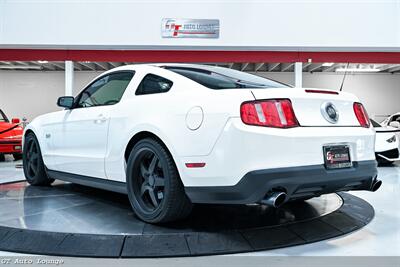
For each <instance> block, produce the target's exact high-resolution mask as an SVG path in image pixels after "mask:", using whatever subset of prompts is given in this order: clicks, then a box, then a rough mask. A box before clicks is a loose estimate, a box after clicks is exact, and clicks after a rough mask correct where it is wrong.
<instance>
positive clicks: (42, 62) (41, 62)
mask: <svg viewBox="0 0 400 267" xmlns="http://www.w3.org/2000/svg"><path fill="white" fill-rule="evenodd" d="M38 63H40V64H44V63H49V62H48V61H47V60H39V61H38Z"/></svg>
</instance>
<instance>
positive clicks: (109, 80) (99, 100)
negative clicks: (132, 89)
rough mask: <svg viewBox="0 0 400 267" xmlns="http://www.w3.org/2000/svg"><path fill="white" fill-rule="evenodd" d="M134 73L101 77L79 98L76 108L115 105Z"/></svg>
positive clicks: (119, 73) (120, 73) (118, 73)
mask: <svg viewBox="0 0 400 267" xmlns="http://www.w3.org/2000/svg"><path fill="white" fill-rule="evenodd" d="M133 75H134V72H131V71H129V72H117V73H111V74H109V75H106V76H104V77H101V78H100V79H98V80H97V81H95V82H93V83H92V84H91V85H89V86H88V87H87V88H86V89H85V90H84V91H83V92H82V93H81V94H80V97H79V101H78V103H77V106H76V107H78V108H83V107H93V106H104V105H114V104H117V103H118V102H119V101H120V100H121V98H122V95H123V94H124V92H125V89H126V87H128V84H129V82H130V81H131V80H132V77H133Z"/></svg>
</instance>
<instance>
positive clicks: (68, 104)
mask: <svg viewBox="0 0 400 267" xmlns="http://www.w3.org/2000/svg"><path fill="white" fill-rule="evenodd" d="M57 106H59V107H62V108H68V109H71V108H72V107H73V106H74V98H73V97H72V96H62V97H59V98H58V100H57Z"/></svg>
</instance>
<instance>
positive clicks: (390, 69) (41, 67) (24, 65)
mask: <svg viewBox="0 0 400 267" xmlns="http://www.w3.org/2000/svg"><path fill="white" fill-rule="evenodd" d="M127 64H138V62H135V63H132V62H88V61H80V62H74V68H75V71H106V70H109V69H112V68H115V67H119V66H122V65H127ZM202 64H210V65H215V66H223V67H228V68H232V69H236V70H241V71H246V72H293V71H294V63H248V62H247V63H246V62H245V63H202ZM64 69H65V63H64V61H0V70H21V71H63V70H64ZM338 69H341V70H342V71H343V70H345V69H348V71H349V72H352V71H353V72H354V71H357V72H375V73H376V72H378V73H400V64H353V63H352V64H348V63H303V72H337V71H338Z"/></svg>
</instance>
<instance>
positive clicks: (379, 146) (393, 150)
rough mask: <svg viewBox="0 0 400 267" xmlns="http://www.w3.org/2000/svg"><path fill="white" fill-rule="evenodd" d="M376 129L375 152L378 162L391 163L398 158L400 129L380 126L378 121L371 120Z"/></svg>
mask: <svg viewBox="0 0 400 267" xmlns="http://www.w3.org/2000/svg"><path fill="white" fill-rule="evenodd" d="M371 123H372V126H373V127H374V128H375V131H376V140H375V154H376V160H377V161H378V163H380V164H391V163H393V162H395V161H398V160H400V155H399V137H398V135H399V133H400V129H397V128H394V127H390V126H385V127H383V126H381V125H380V124H379V123H378V122H376V121H374V120H371Z"/></svg>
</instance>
